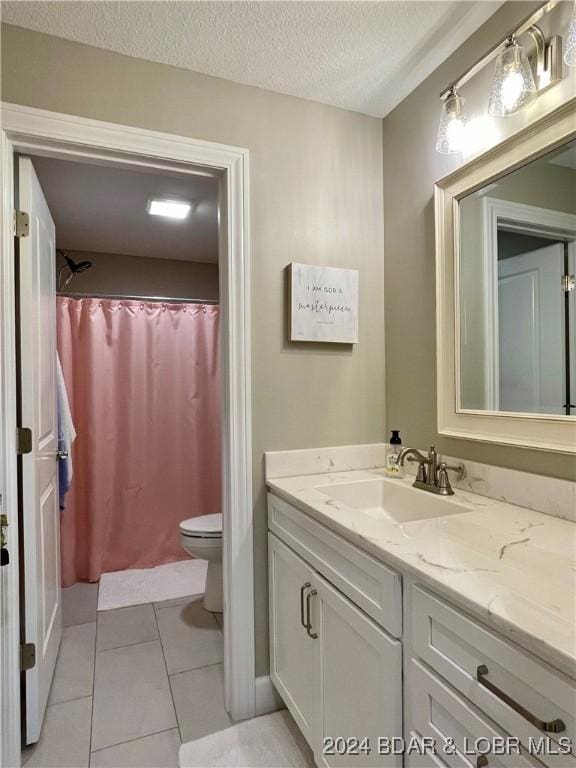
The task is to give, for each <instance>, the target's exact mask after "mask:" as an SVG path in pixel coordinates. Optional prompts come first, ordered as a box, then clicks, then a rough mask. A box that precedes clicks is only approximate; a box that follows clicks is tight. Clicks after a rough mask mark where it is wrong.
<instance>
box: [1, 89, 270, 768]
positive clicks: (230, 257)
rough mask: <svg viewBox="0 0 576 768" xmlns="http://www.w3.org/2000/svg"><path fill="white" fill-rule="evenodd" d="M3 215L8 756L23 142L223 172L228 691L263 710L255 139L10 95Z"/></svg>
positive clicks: (14, 624)
mask: <svg viewBox="0 0 576 768" xmlns="http://www.w3.org/2000/svg"><path fill="white" fill-rule="evenodd" d="M0 109H1V125H0V141H1V151H2V158H1V159H2V167H1V171H0V173H1V176H0V184H1V194H2V200H1V207H0V222H1V224H2V232H3V234H2V239H1V241H0V249H1V250H0V324H1V331H0V333H1V335H0V374H1V382H2V383H1V387H2V389H1V390H0V398H1V399H0V427H1V433H2V437H1V440H0V462H1V463H0V483H1V485H0V492H1V493H2V498H3V510H2V511H4V512H5V513H6V514H8V516H9V522H10V523H11V524H10V525H9V527H8V547H9V551H10V556H11V562H10V565H9V566H7V567H5V568H2V569H1V570H2V573H1V575H0V586H1V596H0V611H1V613H0V618H1V619H2V626H1V627H0V687H1V688H2V690H3V691H5V692H6V694H7V696H8V702H9V703H10V706H7V707H6V706H2V707H0V709H2V713H3V714H2V722H1V723H0V725H1V726H2V728H1V730H0V733H1V734H2V736H1V737H0V739H1V741H0V765H2V766H4V765H18V764H19V759H20V758H19V753H20V704H19V699H20V692H19V686H20V653H19V651H20V649H19V644H20V637H19V584H18V557H17V555H18V530H17V524H16V519H17V509H18V488H17V475H16V416H15V414H16V382H15V369H16V368H15V365H16V356H15V338H16V336H15V334H16V325H15V309H14V278H15V274H14V238H13V232H14V229H13V211H14V207H15V206H14V192H13V189H14V162H13V158H14V153H15V152H20V153H30V154H32V155H44V156H51V157H56V158H60V159H69V160H73V159H76V160H80V161H81V160H82V159H83V158H84V159H85V160H86V161H91V162H98V163H101V164H105V165H116V166H119V165H121V166H123V167H129V166H133V167H134V166H138V167H140V168H142V167H144V168H149V169H150V170H155V169H156V170H158V169H166V168H169V169H170V170H173V171H178V172H181V173H188V174H191V173H194V174H198V173H203V172H204V173H208V174H210V175H216V176H218V177H219V178H220V232H219V234H220V237H219V273H220V278H219V280H220V307H221V318H222V322H221V328H222V336H221V339H222V350H221V354H222V370H223V376H222V385H223V391H222V394H223V397H222V435H223V441H222V442H223V463H222V474H223V505H222V511H223V526H224V540H223V547H224V550H223V565H224V595H225V608H224V621H225V624H226V632H225V634H224V664H225V702H226V708H227V710H228V711H229V713H230V714H231V716H232V717H233V718H234V719H237V720H240V719H245V718H249V717H253V716H254V714H255V699H256V678H255V645H254V575H253V574H254V563H253V531H252V518H253V509H252V437H251V426H252V419H251V385H250V366H251V354H250V229H249V227H250V221H249V153H248V150H247V149H243V148H240V147H232V146H227V145H223V144H217V143H213V142H208V141H201V140H196V139H192V138H188V137H184V136H176V135H172V134H167V133H160V132H157V131H151V130H146V129H141V128H134V127H131V126H123V125H117V124H113V123H106V122H101V121H98V120H92V119H88V118H83V117H78V116H75V115H66V114H62V113H57V112H49V111H46V110H40V109H35V108H31V107H24V106H20V105H16V104H9V103H6V102H2V103H1V105H0Z"/></svg>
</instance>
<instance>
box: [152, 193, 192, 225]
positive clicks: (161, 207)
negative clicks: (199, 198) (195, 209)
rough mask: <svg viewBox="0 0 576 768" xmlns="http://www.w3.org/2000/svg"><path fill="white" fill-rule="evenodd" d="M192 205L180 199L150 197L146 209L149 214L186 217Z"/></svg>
mask: <svg viewBox="0 0 576 768" xmlns="http://www.w3.org/2000/svg"><path fill="white" fill-rule="evenodd" d="M191 208H192V206H191V205H190V203H186V202H184V201H182V200H165V199H161V198H151V199H150V200H148V204H147V205H146V210H147V211H148V213H149V214H150V215H151V216H164V217H165V218H167V219H180V220H182V219H186V218H188V214H189V213H190V210H191Z"/></svg>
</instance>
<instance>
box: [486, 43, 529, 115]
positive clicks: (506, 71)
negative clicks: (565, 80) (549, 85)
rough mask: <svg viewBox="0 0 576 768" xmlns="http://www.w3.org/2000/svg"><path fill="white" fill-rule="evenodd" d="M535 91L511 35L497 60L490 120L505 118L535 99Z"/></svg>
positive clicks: (525, 58)
mask: <svg viewBox="0 0 576 768" xmlns="http://www.w3.org/2000/svg"><path fill="white" fill-rule="evenodd" d="M537 95H538V89H537V88H536V83H535V81H534V75H533V74H532V68H531V66H530V62H529V61H528V56H527V55H526V51H525V50H524V48H523V47H522V46H521V45H520V44H519V43H518V40H517V39H516V37H515V36H514V35H510V37H509V38H508V40H507V41H506V45H505V46H504V50H503V51H502V52H501V53H500V54H499V56H498V58H497V60H496V68H495V70H494V79H493V81H492V88H491V90H490V99H489V101H488V112H489V113H490V114H491V115H492V117H508V115H514V114H516V112H518V111H519V110H521V109H522V108H523V107H527V106H528V105H529V104H532V102H534V101H535V100H536V96H537Z"/></svg>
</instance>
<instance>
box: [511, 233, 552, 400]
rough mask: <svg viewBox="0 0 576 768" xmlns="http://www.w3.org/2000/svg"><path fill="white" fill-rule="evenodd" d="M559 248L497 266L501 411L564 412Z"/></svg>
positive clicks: (526, 255) (550, 248)
mask: <svg viewBox="0 0 576 768" xmlns="http://www.w3.org/2000/svg"><path fill="white" fill-rule="evenodd" d="M563 274H564V246H563V245H562V244H561V243H556V244H554V245H549V246H546V247H545V248H539V249H538V250H535V251H530V252H529V253H525V254H521V255H518V256H513V257H511V258H509V259H503V260H501V261H499V262H498V336H499V379H500V403H499V410H501V411H518V412H521V413H554V414H562V413H564V409H563V407H562V406H563V404H564V402H565V399H564V398H565V370H564V365H565V357H564V296H563V292H562V275H563Z"/></svg>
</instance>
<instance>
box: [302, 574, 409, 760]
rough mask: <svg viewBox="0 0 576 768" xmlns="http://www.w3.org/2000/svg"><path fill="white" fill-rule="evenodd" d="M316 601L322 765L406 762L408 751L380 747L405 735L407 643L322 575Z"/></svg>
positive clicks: (318, 748) (314, 625)
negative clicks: (404, 755)
mask: <svg viewBox="0 0 576 768" xmlns="http://www.w3.org/2000/svg"><path fill="white" fill-rule="evenodd" d="M312 604H313V610H312V631H313V632H314V633H317V634H318V643H319V645H320V656H321V661H320V669H321V682H320V685H321V700H322V705H321V708H322V723H321V728H320V732H319V734H318V735H319V743H318V744H317V746H316V750H315V751H316V760H317V762H318V764H319V765H326V766H395V767H399V766H401V765H402V755H399V754H396V755H393V754H384V753H385V751H386V750H385V749H384V748H382V749H380V747H379V739H380V738H383V739H386V738H388V739H390V740H392V738H393V737H398V736H401V735H402V645H401V643H400V642H399V641H398V640H394V639H393V638H392V637H390V636H389V635H388V634H387V633H386V632H385V631H384V630H383V629H381V627H379V626H378V625H377V624H375V623H374V621H372V620H371V619H369V618H368V616H366V615H365V614H364V613H363V612H362V611H360V610H359V609H358V608H356V607H355V606H354V605H353V604H352V603H351V602H350V600H348V599H347V598H346V597H344V596H343V595H342V594H341V593H340V592H338V591H337V590H336V589H334V587H332V586H331V585H330V584H328V582H327V581H325V580H324V579H323V578H322V577H318V587H317V596H315V597H314V598H313V603H312ZM332 739H334V740H335V743H332ZM343 740H344V741H343ZM382 746H383V742H382ZM339 753H340V754H339Z"/></svg>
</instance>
